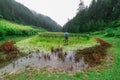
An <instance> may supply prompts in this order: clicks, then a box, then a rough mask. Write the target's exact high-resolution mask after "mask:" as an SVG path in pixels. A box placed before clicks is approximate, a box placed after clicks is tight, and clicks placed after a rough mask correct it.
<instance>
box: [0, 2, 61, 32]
mask: <svg viewBox="0 0 120 80" xmlns="http://www.w3.org/2000/svg"><path fill="white" fill-rule="evenodd" d="M0 18H4V19H7V20H10V21H13V22H16V23H19V24H27V25H34V26H38V27H42V28H44V29H46V30H48V31H61V29H62V28H61V26H60V25H59V24H57V23H56V22H55V21H53V20H52V19H51V18H49V17H48V16H45V15H42V14H38V13H36V12H34V11H32V10H29V9H28V8H27V7H25V6H24V5H22V4H20V3H18V2H16V1H15V0H0Z"/></svg>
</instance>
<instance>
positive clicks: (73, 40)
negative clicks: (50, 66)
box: [16, 32, 96, 52]
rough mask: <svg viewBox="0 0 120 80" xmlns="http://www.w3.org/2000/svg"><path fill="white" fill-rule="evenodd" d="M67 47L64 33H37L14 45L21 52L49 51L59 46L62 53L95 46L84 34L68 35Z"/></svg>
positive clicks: (92, 40)
mask: <svg viewBox="0 0 120 80" xmlns="http://www.w3.org/2000/svg"><path fill="white" fill-rule="evenodd" d="M68 44H69V45H64V33H46V32H44V33H39V34H38V35H36V36H34V37H31V38H28V39H26V40H23V41H20V42H18V43H17V44H16V45H17V47H18V48H19V50H22V52H30V51H36V50H40V51H44V52H45V51H50V48H51V47H52V46H53V47H55V48H56V47H58V46H61V47H62V48H63V50H64V51H73V50H76V49H78V48H79V49H83V48H85V47H90V46H93V45H95V44H96V42H95V41H94V39H93V38H91V37H90V36H88V35H86V34H69V41H68Z"/></svg>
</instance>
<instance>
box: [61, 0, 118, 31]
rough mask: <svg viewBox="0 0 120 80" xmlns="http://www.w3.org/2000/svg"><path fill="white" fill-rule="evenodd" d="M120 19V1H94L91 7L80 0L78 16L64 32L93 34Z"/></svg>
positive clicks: (67, 24)
mask: <svg viewBox="0 0 120 80" xmlns="http://www.w3.org/2000/svg"><path fill="white" fill-rule="evenodd" d="M119 19H120V0H92V2H91V4H90V6H89V7H86V6H85V5H84V2H83V1H82V0H80V4H79V9H78V13H77V15H76V16H75V17H74V18H73V19H71V20H69V21H68V23H66V24H65V25H64V28H63V31H68V32H77V33H82V32H92V31H97V30H103V29H104V28H106V27H107V26H108V25H109V23H111V22H112V21H115V20H119Z"/></svg>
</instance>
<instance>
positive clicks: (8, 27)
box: [0, 20, 46, 37]
mask: <svg viewBox="0 0 120 80" xmlns="http://www.w3.org/2000/svg"><path fill="white" fill-rule="evenodd" d="M40 31H46V30H44V29H42V28H34V27H33V26H26V25H19V24H16V23H13V22H9V21H6V20H0V37H5V36H14V35H16V36H29V35H33V34H36V33H37V32H40Z"/></svg>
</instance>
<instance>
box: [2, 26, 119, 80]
mask: <svg viewBox="0 0 120 80" xmlns="http://www.w3.org/2000/svg"><path fill="white" fill-rule="evenodd" d="M119 30H120V27H116V26H114V28H113V26H112V27H111V26H110V27H109V28H107V29H105V30H103V31H97V32H91V33H83V34H75V33H69V43H68V45H64V33H54V32H39V33H38V34H37V35H34V36H30V37H18V39H14V38H13V37H9V38H6V39H5V40H6V41H7V40H15V41H16V44H15V45H16V46H17V47H18V49H19V50H20V51H21V52H23V54H28V53H29V52H33V53H34V52H36V51H38V50H39V51H44V52H45V51H46V52H49V51H50V48H51V47H52V46H54V47H58V46H61V47H62V48H63V50H64V52H65V51H74V50H77V49H84V48H86V47H91V46H94V45H96V44H98V43H97V42H96V41H95V39H96V38H101V39H103V40H105V41H107V42H109V43H110V44H112V47H111V48H110V49H108V52H107V56H106V58H105V60H104V62H103V63H101V64H100V65H98V66H96V67H91V68H87V69H83V70H82V71H78V72H76V73H75V74H68V73H66V72H63V73H57V74H55V73H51V72H47V71H43V72H40V71H38V69H36V68H35V69H31V70H25V71H22V72H16V73H15V74H12V75H6V76H5V77H4V79H5V80H27V79H28V80H119V79H120V76H119V75H120V54H119V53H120V50H119V48H120V40H119V37H120V35H119V34H120V31H119ZM3 41H4V40H1V43H2V42H3ZM21 54H22V53H21Z"/></svg>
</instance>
